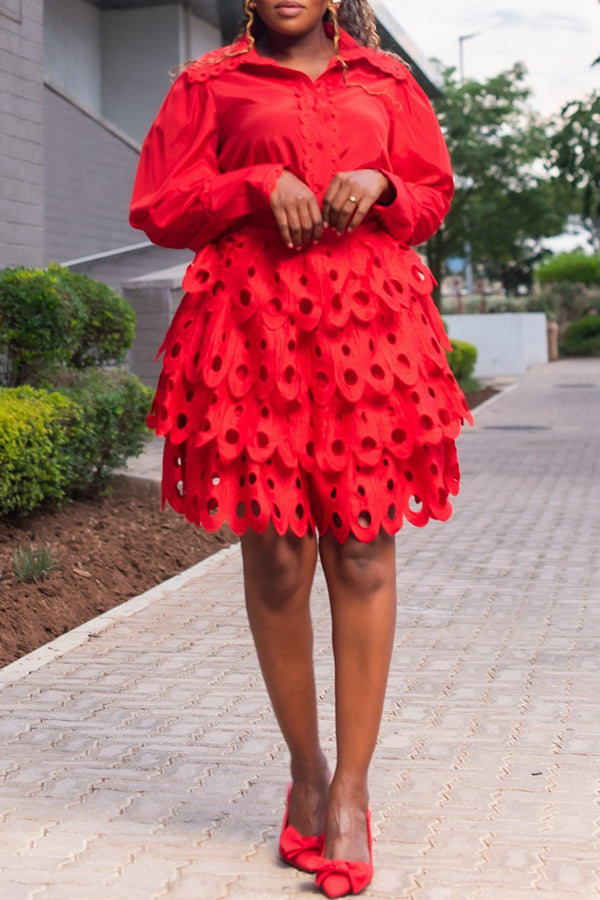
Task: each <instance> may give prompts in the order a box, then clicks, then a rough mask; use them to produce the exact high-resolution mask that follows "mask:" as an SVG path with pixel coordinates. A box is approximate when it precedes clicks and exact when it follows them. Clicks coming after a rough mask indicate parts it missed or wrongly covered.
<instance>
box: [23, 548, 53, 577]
mask: <svg viewBox="0 0 600 900" xmlns="http://www.w3.org/2000/svg"><path fill="white" fill-rule="evenodd" d="M13 565H14V572H15V576H16V577H17V578H18V580H19V581H24V582H26V583H31V582H37V581H43V580H44V578H47V577H48V575H49V574H50V572H52V571H53V570H54V569H56V568H57V567H58V560H57V559H56V558H55V556H54V553H53V551H52V549H51V548H50V547H37V548H36V547H21V548H19V549H18V550H15V553H14V556H13Z"/></svg>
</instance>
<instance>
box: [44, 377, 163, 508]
mask: <svg viewBox="0 0 600 900" xmlns="http://www.w3.org/2000/svg"><path fill="white" fill-rule="evenodd" d="M60 390H61V392H62V393H63V394H64V395H65V396H66V397H68V398H69V399H70V400H72V401H73V402H75V403H76V404H77V406H78V407H79V410H80V415H79V418H78V420H77V422H76V423H74V425H73V428H72V431H71V439H70V444H69V448H68V450H67V455H68V458H69V470H70V481H69V489H70V493H73V492H83V493H86V492H88V491H90V490H96V489H97V488H98V487H101V486H102V485H103V484H105V482H106V481H107V479H108V478H109V477H110V475H111V474H112V473H113V472H114V471H115V470H116V469H118V468H120V467H121V466H124V465H125V464H126V462H127V460H128V459H129V458H130V457H132V456H139V455H140V453H141V452H142V450H143V447H144V442H145V440H146V439H147V438H148V436H149V435H150V432H149V430H148V428H147V427H146V415H147V413H148V411H149V409H150V403H151V401H152V391H151V390H150V388H147V387H144V385H143V384H142V382H141V381H140V380H139V378H138V377H137V376H136V375H132V374H131V373H129V372H125V371H122V370H118V371H109V370H103V369H90V370H88V371H86V372H69V373H68V375H66V376H65V378H64V379H63V382H62V385H61V387H60Z"/></svg>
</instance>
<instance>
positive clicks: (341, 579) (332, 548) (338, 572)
mask: <svg viewBox="0 0 600 900" xmlns="http://www.w3.org/2000/svg"><path fill="white" fill-rule="evenodd" d="M320 552H321V560H322V562H323V567H324V569H325V571H326V572H327V571H329V572H330V573H331V574H333V575H334V577H335V579H336V581H337V583H338V584H341V585H343V586H344V587H345V588H348V589H350V590H352V592H353V593H356V594H358V595H362V596H366V597H368V596H370V595H372V594H374V593H377V592H378V591H381V590H382V589H385V588H388V587H389V586H390V584H392V583H393V582H394V581H395V554H394V539H393V537H390V536H389V535H387V534H385V533H382V534H381V535H379V536H378V537H377V538H376V539H375V540H374V541H370V542H369V543H364V542H362V541H359V540H357V539H356V538H354V537H352V536H351V537H350V538H349V539H348V540H347V541H346V542H345V543H344V544H339V543H337V542H336V541H333V540H332V541H329V542H327V543H325V542H324V541H321V547H320Z"/></svg>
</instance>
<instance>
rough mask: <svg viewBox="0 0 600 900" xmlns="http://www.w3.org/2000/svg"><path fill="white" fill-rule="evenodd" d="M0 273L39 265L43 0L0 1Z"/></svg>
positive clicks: (41, 244) (41, 243)
mask: <svg viewBox="0 0 600 900" xmlns="http://www.w3.org/2000/svg"><path fill="white" fill-rule="evenodd" d="M0 84H1V90H0V198H1V204H2V214H1V216H0V267H3V266H14V265H25V266H39V265H42V263H43V260H44V148H43V140H44V138H43V105H42V92H43V10H42V0H0Z"/></svg>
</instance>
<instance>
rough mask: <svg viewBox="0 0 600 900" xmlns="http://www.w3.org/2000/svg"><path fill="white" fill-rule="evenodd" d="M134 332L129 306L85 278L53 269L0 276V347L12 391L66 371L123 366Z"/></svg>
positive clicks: (14, 271) (6, 272)
mask: <svg viewBox="0 0 600 900" xmlns="http://www.w3.org/2000/svg"><path fill="white" fill-rule="evenodd" d="M134 329H135V313H134V311H133V309H132V307H131V305H130V304H129V303H128V302H127V301H126V300H124V299H123V297H121V296H119V294H117V293H116V292H115V291H113V290H112V288H110V287H108V286H107V285H105V284H101V283H100V282H98V281H94V279H92V278H89V277H88V276H87V275H82V274H80V273H77V272H70V271H69V269H65V268H63V267H61V266H57V265H51V266H49V267H48V268H47V269H43V270H41V269H25V268H17V269H3V270H2V271H1V272H0V346H2V345H3V346H4V347H6V348H7V351H8V357H9V369H10V378H9V384H11V385H13V386H16V385H19V384H25V383H34V384H36V385H40V384H43V383H44V382H48V381H50V382H52V381H53V379H54V378H55V376H56V373H57V371H60V369H61V368H63V367H65V366H66V367H72V368H76V369H84V368H86V367H88V366H92V365H99V366H103V365H107V364H109V363H113V364H115V363H116V364H118V363H121V362H123V361H124V359H125V357H126V355H127V351H128V350H129V347H130V346H131V343H132V341H133V336H134Z"/></svg>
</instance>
